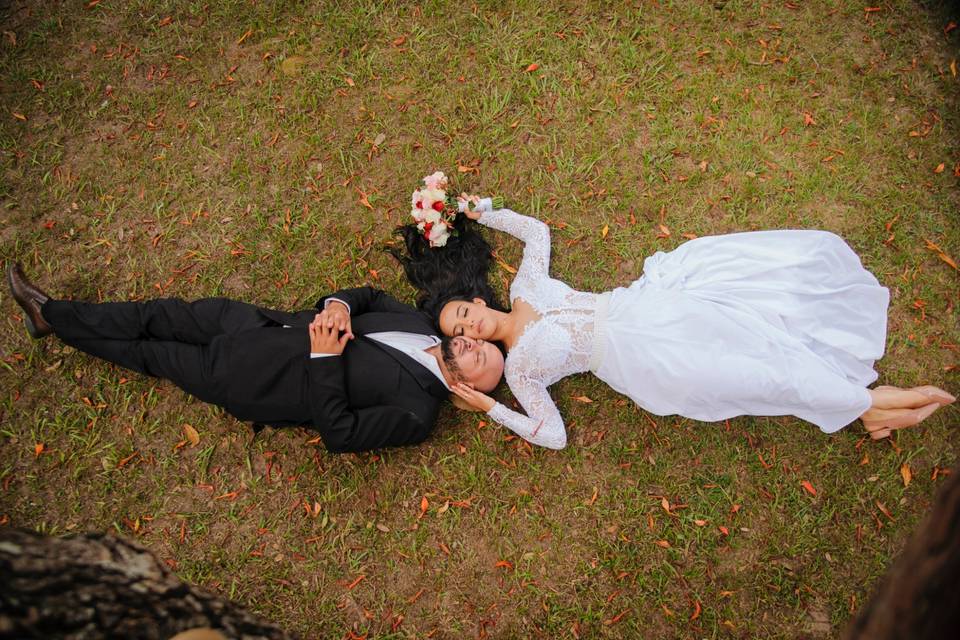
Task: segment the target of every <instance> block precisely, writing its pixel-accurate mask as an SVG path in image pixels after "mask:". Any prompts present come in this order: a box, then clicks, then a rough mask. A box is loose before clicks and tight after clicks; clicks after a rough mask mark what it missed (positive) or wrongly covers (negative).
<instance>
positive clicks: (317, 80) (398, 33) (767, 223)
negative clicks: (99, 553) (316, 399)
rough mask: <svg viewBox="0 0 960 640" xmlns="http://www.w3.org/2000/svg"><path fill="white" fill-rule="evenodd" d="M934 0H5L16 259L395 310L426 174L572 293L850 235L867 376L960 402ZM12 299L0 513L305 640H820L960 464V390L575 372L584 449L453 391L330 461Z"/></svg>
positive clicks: (944, 78) (576, 436) (283, 299)
mask: <svg viewBox="0 0 960 640" xmlns="http://www.w3.org/2000/svg"><path fill="white" fill-rule="evenodd" d="M941 4H942V3H940V2H934V1H932V0H931V1H929V2H920V1H918V0H878V1H876V2H869V3H867V2H863V1H858V2H849V1H843V0H810V1H803V0H793V1H791V2H786V1H784V0H768V1H766V2H756V1H751V0H718V1H716V2H706V1H693V0H686V1H683V0H676V1H670V0H638V1H635V2H629V3H626V2H625V3H617V2H580V3H575V2H552V1H547V2H533V1H517V2H507V3H501V2H476V3H466V2H464V3H457V2H441V1H439V0H433V1H429V0H428V1H425V2H419V3H414V2H399V1H397V2H373V1H367V2H347V1H341V2H279V1H270V0H261V1H256V0H222V1H217V2H190V1H186V0H185V1H182V2H175V1H173V0H166V1H163V0H161V1H155V2H147V1H146V0H125V1H120V0H99V1H98V0H93V1H87V0H83V1H71V2H65V1H55V0H45V1H43V2H40V1H33V0H28V1H14V2H13V3H11V4H9V5H5V6H4V8H3V9H0V100H2V109H0V163H2V180H0V260H2V261H3V262H4V264H6V263H7V262H8V261H10V260H13V259H19V260H22V261H23V262H24V265H25V268H26V271H27V273H28V274H31V275H32V276H33V277H34V278H35V279H36V281H37V282H38V283H39V284H40V285H41V286H43V287H45V288H46V289H48V290H49V291H50V292H51V293H53V294H54V295H62V296H65V297H74V298H83V299H91V300H101V299H103V300H108V299H109V300H116V299H142V298H151V297H156V296H179V297H183V298H198V297H205V296H230V297H233V298H238V299H242V300H245V301H249V302H255V303H258V304H260V305H264V306H272V307H278V308H285V309H298V308H305V307H309V306H311V305H312V304H313V302H314V300H315V299H316V298H317V297H319V296H320V295H321V294H323V293H327V292H330V291H332V290H335V289H337V288H340V287H344V286H355V285H360V284H363V283H368V284H371V285H374V286H378V287H382V288H384V289H386V290H388V291H390V292H392V293H393V294H395V295H396V296H398V297H399V298H401V299H404V300H408V301H412V299H413V294H414V292H413V291H412V289H411V288H410V287H409V285H407V284H406V282H405V280H404V278H403V275H402V272H401V271H400V270H399V269H398V268H397V266H396V264H394V263H393V262H392V259H391V258H390V257H389V256H388V255H387V254H386V253H385V252H384V251H383V250H382V248H383V245H384V243H385V242H387V241H389V240H390V239H391V230H392V228H393V227H394V226H395V225H397V224H399V223H401V222H406V221H407V218H408V206H409V204H408V203H409V194H410V192H411V191H412V190H413V188H414V187H415V186H416V185H417V181H418V180H419V179H420V177H421V176H424V175H427V174H428V173H431V172H432V171H434V170H444V171H446V172H447V173H448V174H455V175H456V176H457V179H458V180H459V181H460V184H461V185H462V186H463V187H464V188H466V189H468V190H471V191H474V192H478V193H484V194H500V195H502V196H503V197H504V198H505V200H506V202H507V203H508V204H509V205H510V206H511V208H513V209H516V210H518V211H521V212H526V213H529V214H531V215H534V216H537V217H539V218H541V219H544V220H547V221H548V222H549V223H550V224H551V226H552V229H553V250H554V260H553V265H552V272H553V274H554V275H556V276H558V277H560V278H562V279H564V280H566V281H567V282H569V283H571V284H572V285H573V286H575V287H577V288H581V289H587V290H595V291H601V290H606V289H610V288H612V287H614V286H619V285H623V284H626V283H629V282H631V281H632V280H634V279H635V278H637V277H638V276H639V275H640V273H641V272H642V265H643V258H644V257H645V256H648V255H650V254H652V253H653V252H655V251H658V250H670V249H672V248H674V247H676V246H678V245H679V244H680V243H682V242H683V241H684V240H685V238H687V237H693V236H694V235H696V236H702V235H708V234H717V233H727V232H732V231H744V230H753V229H781V228H820V229H828V230H831V231H834V232H837V233H839V234H841V235H842V236H843V237H844V238H845V239H846V240H847V241H848V242H849V243H850V245H851V246H852V247H853V248H854V249H855V250H856V251H857V252H858V253H859V254H860V255H861V256H862V259H863V261H864V264H865V265H866V266H867V267H868V268H869V269H870V270H871V271H873V273H875V274H876V276H877V277H878V278H879V279H880V281H881V282H882V283H883V284H884V285H885V286H887V287H889V288H890V292H891V309H890V316H889V334H888V344H887V354H886V356H885V357H884V358H883V360H881V361H880V362H879V363H878V370H879V372H880V374H881V381H884V382H888V383H891V384H898V385H907V386H909V385H914V384H920V383H932V384H938V385H940V386H944V387H946V388H948V389H950V390H952V391H953V392H954V393H957V392H958V390H960V378H958V366H960V346H958V344H960V330H958V313H957V301H958V299H960V295H958V294H960V278H958V272H957V268H956V265H955V264H953V263H952V261H953V260H960V223H958V217H957V216H958V211H960V190H958V186H960V135H958V132H960V77H958V73H960V69H958V68H957V67H958V65H960V61H958V60H960V28H958V27H956V23H960V9H958V8H957V6H956V5H955V4H951V3H943V4H946V7H943V6H941ZM868 5H869V6H868ZM865 7H866V8H865ZM489 237H490V238H491V241H492V242H493V243H494V245H495V246H496V247H497V249H498V252H499V255H500V257H501V258H502V260H503V262H504V263H505V264H506V265H513V266H515V265H516V264H517V261H518V260H519V256H520V247H519V246H518V243H517V242H516V241H514V240H513V239H511V238H509V237H507V236H505V235H503V234H490V235H489ZM509 277H510V274H509V272H508V270H506V269H505V268H502V267H498V268H497V270H496V272H495V278H496V279H497V280H498V282H500V283H501V286H505V285H506V283H507V281H508V279H509ZM0 297H2V298H3V301H2V304H3V307H2V308H3V310H4V315H3V318H2V319H0V358H2V360H0V364H2V367H0V523H2V525H3V526H18V527H26V528H31V529H37V530H40V531H43V532H46V533H49V534H55V535H60V534H67V533H71V532H79V531H87V530H92V531H112V532H115V533H117V534H121V535H124V536H128V537H132V538H136V539H137V540H139V541H140V542H141V543H143V544H145V545H146V546H148V547H149V548H151V549H152V550H154V551H155V552H156V553H157V554H158V556H159V557H160V558H161V559H163V560H164V561H165V562H166V563H167V564H168V565H169V566H171V567H173V568H174V569H175V570H176V572H177V573H178V574H179V575H180V576H181V577H182V578H183V579H184V580H187V581H190V582H192V583H196V584H199V585H203V586H204V587H207V588H209V589H211V590H213V591H216V592H219V593H222V594H223V595H224V596H227V597H230V598H232V599H235V600H238V601H240V602H243V603H246V604H247V605H248V606H249V607H251V608H252V609H254V610H255V611H257V612H258V613H260V614H261V615H263V616H265V617H267V618H269V619H271V620H274V621H276V622H277V623H279V624H281V625H283V626H285V627H286V628H288V629H290V630H293V631H297V632H299V633H301V634H303V635H304V636H306V637H343V636H348V637H354V638H355V637H358V636H364V635H366V636H367V637H369V638H374V637H377V638H414V637H416V638H426V637H433V638H459V637H491V638H493V637H498V638H514V637H517V638H519V637H543V638H620V637H623V638H634V637H641V638H728V637H729V638H748V637H749V638H754V637H756V638H797V637H809V638H832V637H838V636H839V635H840V633H841V632H842V629H843V627H844V625H845V624H846V623H847V622H848V621H849V620H850V618H851V616H852V615H853V614H854V613H856V611H857V610H858V608H859V607H860V606H861V605H862V604H863V602H864V601H865V599H866V598H867V597H868V595H869V593H870V590H871V587H872V586H873V585H874V584H875V583H876V581H877V579H878V578H879V577H880V576H881V575H882V574H883V573H884V571H885V569H886V568H887V566H888V565H889V563H890V562H891V560H892V559H893V558H894V557H895V556H896V554H897V552H898V550H899V549H900V548H901V547H902V546H903V543H904V541H905V539H906V537H907V536H908V535H909V534H910V532H911V530H912V528H913V527H914V526H915V525H916V524H917V522H918V521H919V519H920V518H921V517H922V516H923V515H924V513H925V512H926V510H927V509H928V507H929V506H930V503H931V498H932V496H933V494H934V492H935V491H936V489H937V487H938V485H939V484H940V483H941V482H942V478H943V475H942V474H943V470H944V469H948V468H949V467H950V466H951V465H952V464H953V463H954V462H955V461H956V459H957V443H958V438H957V431H956V427H957V423H958V418H960V411H958V409H957V408H955V407H951V408H948V409H945V410H942V411H940V412H938V413H937V414H936V415H935V416H934V417H932V418H931V419H930V420H928V421H927V422H926V423H924V425H923V426H922V427H921V428H918V429H915V430H908V431H905V432H902V433H899V434H897V435H895V436H894V437H893V438H892V439H890V440H888V441H886V442H881V443H874V442H871V441H869V440H867V439H865V438H864V433H863V430H862V428H861V427H860V425H859V424H855V425H852V426H851V427H849V428H848V429H846V430H844V431H842V432H840V433H838V434H836V435H833V436H826V435H824V434H822V433H820V431H819V430H818V429H816V428H815V427H813V426H812V425H810V424H806V423H803V422H801V421H799V420H795V419H791V418H739V419H736V420H730V421H729V422H728V423H725V424H723V423H721V424H704V423H698V422H695V421H691V420H686V419H678V418H660V417H656V416H651V415H648V414H646V413H644V412H643V411H641V410H639V409H638V408H637V407H636V406H634V405H633V404H632V403H630V402H627V401H626V400H625V399H624V398H623V397H622V396H619V395H617V394H616V393H615V392H613V391H611V390H610V389H608V388H606V387H605V386H604V385H603V384H601V383H600V382H599V381H597V380H596V379H594V378H592V377H590V376H574V377H571V378H567V379H565V380H564V381H562V382H561V383H559V384H557V385H555V386H554V387H552V394H553V397H554V398H555V399H556V401H557V404H558V405H559V406H560V409H561V411H562V412H563V414H564V415H565V417H566V420H567V426H568V431H569V434H570V444H569V446H568V447H567V448H566V449H565V450H563V451H559V452H552V451H548V450H541V449H532V448H531V447H530V446H528V445H526V444H525V443H524V442H523V441H521V440H519V439H517V438H515V437H511V436H510V435H509V432H506V431H504V430H503V429H500V428H499V427H497V426H495V425H492V424H487V423H486V422H485V421H484V420H482V417H483V416H477V415H470V414H461V413H458V412H456V411H455V410H454V409H453V408H452V407H450V408H448V409H446V410H445V411H444V413H443V414H442V418H441V421H440V423H439V424H438V427H437V430H436V432H435V434H434V436H433V437H432V438H431V439H430V440H429V441H428V442H427V443H426V444H424V445H423V446H420V447H416V448H409V449H403V450H389V451H380V452H377V453H372V454H365V455H344V456H334V455H330V454H327V453H326V452H325V450H324V449H323V446H322V444H319V443H318V441H317V438H315V434H314V433H311V432H308V431H304V430H286V431H272V430H268V431H266V432H264V433H262V434H260V435H259V436H257V437H256V438H254V437H253V436H252V434H251V432H250V430H249V428H248V426H247V425H244V424H241V423H238V422H237V421H236V420H234V419H233V418H231V417H230V416H228V415H226V414H225V413H224V412H223V411H221V410H219V409H216V408H213V407H211V406H208V405H204V404H202V403H200V402H199V401H196V400H193V399H191V398H190V397H188V396H187V395H186V394H184V393H183V392H181V391H180V390H179V389H177V388H176V387H174V386H173V385H171V384H169V383H167V382H162V381H156V380H153V379H148V378H145V377H144V376H140V375H137V374H133V373H131V372H128V371H123V370H120V369H118V368H115V367H112V366H109V365H107V364H105V363H103V362H100V361H96V360H94V359H93V358H90V357H88V356H86V355H84V354H81V353H78V352H76V351H74V350H72V349H70V348H67V347H63V346H62V345H61V344H59V343H58V342H57V341H56V340H55V339H48V340H45V341H41V342H33V341H31V340H30V339H29V338H28V337H27V335H26V333H25V331H24V330H23V325H22V322H21V321H20V317H19V315H18V314H17V312H18V309H17V307H16V306H15V304H14V303H13V301H12V300H10V299H9V295H8V294H7V291H6V287H4V289H3V292H2V293H0ZM498 394H499V397H500V398H501V399H502V400H504V401H507V399H508V398H509V394H508V392H507V391H505V390H501V391H498ZM188 425H189V426H188ZM351 633H352V634H353V635H352V636H351V635H350V634H351Z"/></svg>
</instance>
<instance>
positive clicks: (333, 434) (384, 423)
mask: <svg viewBox="0 0 960 640" xmlns="http://www.w3.org/2000/svg"><path fill="white" fill-rule="evenodd" d="M342 363H343V357H342V356H333V357H329V358H314V359H312V360H310V362H309V363H308V365H307V371H308V374H307V375H308V378H309V385H310V406H311V411H312V413H313V428H314V429H316V430H317V431H318V432H319V434H320V437H321V438H322V439H323V442H324V444H325V445H326V447H327V449H328V450H329V451H330V452H331V453H345V452H356V451H366V450H369V449H379V448H381V447H399V446H403V445H412V444H418V443H420V442H423V441H424V440H425V439H426V438H427V436H428V435H430V432H431V431H432V430H433V424H434V422H435V421H436V418H437V413H438V410H439V406H438V405H439V403H438V402H434V401H432V399H430V400H425V401H424V403H423V406H422V407H420V408H419V410H413V409H411V408H407V407H400V406H395V405H381V406H373V407H365V408H363V409H354V408H351V407H350V403H349V400H348V396H347V390H346V385H345V384H344V371H343V366H342Z"/></svg>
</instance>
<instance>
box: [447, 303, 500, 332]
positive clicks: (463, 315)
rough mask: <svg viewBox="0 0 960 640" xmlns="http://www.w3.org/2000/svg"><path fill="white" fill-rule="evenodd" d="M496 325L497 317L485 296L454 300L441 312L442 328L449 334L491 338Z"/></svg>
mask: <svg viewBox="0 0 960 640" xmlns="http://www.w3.org/2000/svg"><path fill="white" fill-rule="evenodd" d="M496 326H497V324H496V318H494V316H493V312H492V311H490V309H488V308H487V304H486V303H485V302H484V301H483V298H474V299H473V300H472V301H469V300H454V301H452V302H448V303H447V304H445V305H444V306H443V311H441V312H440V330H441V331H443V333H444V334H446V335H448V336H453V337H456V336H464V337H466V338H475V339H480V340H489V339H490V338H491V337H492V336H493V332H494V330H495V329H496Z"/></svg>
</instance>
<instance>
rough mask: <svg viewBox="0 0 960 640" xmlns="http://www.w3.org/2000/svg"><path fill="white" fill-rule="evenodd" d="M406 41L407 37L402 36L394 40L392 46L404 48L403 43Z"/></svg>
mask: <svg viewBox="0 0 960 640" xmlns="http://www.w3.org/2000/svg"><path fill="white" fill-rule="evenodd" d="M406 41H407V36H400V37H399V38H394V39H393V43H392V44H393V46H395V47H399V46H402V45H403V43H404V42H406Z"/></svg>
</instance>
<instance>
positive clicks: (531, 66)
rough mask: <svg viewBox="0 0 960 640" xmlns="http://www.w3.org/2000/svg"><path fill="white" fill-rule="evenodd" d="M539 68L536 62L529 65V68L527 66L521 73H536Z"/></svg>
mask: <svg viewBox="0 0 960 640" xmlns="http://www.w3.org/2000/svg"><path fill="white" fill-rule="evenodd" d="M539 68H540V65H539V64H537V63H536V62H533V63H531V64H530V66H528V67H527V68H526V69H524V70H523V72H524V73H532V72H534V71H536V70H537V69H539Z"/></svg>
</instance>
